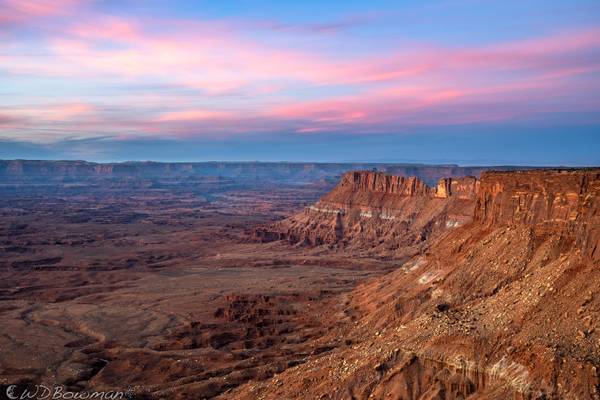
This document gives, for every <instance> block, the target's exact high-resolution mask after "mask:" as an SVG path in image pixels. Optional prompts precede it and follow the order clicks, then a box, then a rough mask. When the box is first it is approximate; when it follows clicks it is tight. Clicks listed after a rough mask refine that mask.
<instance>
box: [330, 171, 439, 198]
mask: <svg viewBox="0 0 600 400" xmlns="http://www.w3.org/2000/svg"><path fill="white" fill-rule="evenodd" d="M339 186H341V187H350V188H351V190H353V191H357V190H368V191H371V192H380V193H388V194H397V195H402V196H424V195H428V194H429V193H430V191H431V189H430V188H429V187H428V186H427V185H426V184H425V183H424V182H423V181H421V180H420V179H418V178H416V177H414V176H411V177H404V176H393V175H385V174H382V173H377V172H365V171H354V172H349V173H346V174H344V176H343V177H342V179H341V181H340V183H339Z"/></svg>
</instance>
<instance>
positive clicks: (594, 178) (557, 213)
mask: <svg viewBox="0 0 600 400" xmlns="http://www.w3.org/2000/svg"><path fill="white" fill-rule="evenodd" d="M475 219H476V220H477V222H478V223H480V224H483V225H486V226H502V225H506V226H515V225H523V224H524V225H528V226H531V227H532V228H533V229H534V232H535V233H536V234H537V235H554V236H556V237H562V238H563V240H567V239H571V240H574V241H577V244H578V247H580V248H581V250H582V251H584V252H585V253H586V254H587V255H589V256H590V257H591V258H592V259H594V260H600V244H599V241H600V170H598V169H589V170H544V171H519V172H511V173H506V172H485V173H484V174H483V175H482V177H481V189H480V190H479V193H478V197H477V207H476V210H475Z"/></svg>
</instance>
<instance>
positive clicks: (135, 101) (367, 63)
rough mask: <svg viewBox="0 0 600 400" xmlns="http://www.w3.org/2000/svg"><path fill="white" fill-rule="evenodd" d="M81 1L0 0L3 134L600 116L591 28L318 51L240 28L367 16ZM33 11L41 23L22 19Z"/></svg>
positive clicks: (395, 125) (340, 29)
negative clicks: (233, 12) (243, 15)
mask: <svg viewBox="0 0 600 400" xmlns="http://www.w3.org/2000/svg"><path fill="white" fill-rule="evenodd" d="M83 6H85V3H83V2H80V1H75V0H59V1H17V0H0V10H1V11H2V12H0V15H2V16H1V17H0V24H4V23H6V24H10V25H11V26H18V27H19V28H20V29H18V30H15V32H11V31H10V30H5V32H4V34H5V35H6V36H7V37H8V39H7V40H6V41H5V42H4V45H3V46H2V49H1V50H0V72H1V73H2V74H4V75H5V76H7V77H9V79H10V80H11V86H12V89H13V90H17V91H18V90H21V93H20V94H21V95H20V96H14V98H10V99H9V98H7V97H4V98H2V99H1V100H0V101H1V103H0V127H2V131H0V138H4V139H10V138H16V137H19V138H23V137H26V138H29V139H30V140H31V141H40V140H41V139H40V138H44V140H46V141H51V140H61V139H65V138H71V137H96V136H105V135H114V136H117V137H130V136H151V137H157V136H158V137H172V136H176V137H181V136H203V137H210V136H211V135H212V136H213V137H224V136H231V135H243V134H245V133H247V132H253V133H256V132H269V133H273V132H296V133H304V134H306V133H319V132H356V133H369V132H383V131H388V132H389V131H392V130H395V131H402V130H403V129H404V128H406V127H410V126H417V125H428V126H436V125H448V124H468V123H481V122H493V121H511V120H519V119H526V118H533V117H536V116H539V115H544V114H546V113H553V112H562V113H568V112H581V111H587V112H592V113H593V112H600V107H599V104H598V100H597V92H598V90H600V87H599V86H600V82H599V79H598V74H599V73H600V28H581V29H568V30H556V31H555V32H553V33H551V34H545V35H538V36H536V37H531V36H527V37H523V38H519V39H515V38H512V39H511V40H506V41H502V42H495V43H492V44H490V43H486V44H469V45H467V44H460V43H457V44H454V45H448V44H447V43H436V42H435V41H431V40H427V41H425V40H420V41H416V40H413V41H412V42H411V41H410V40H408V39H407V40H403V41H401V42H400V41H395V40H394V39H391V40H389V41H388V43H387V46H386V48H385V50H378V51H367V50H369V49H362V50H363V51H356V52H347V51H342V50H340V51H337V52H336V51H334V52H328V51H325V50H324V49H323V48H322V47H321V46H311V43H313V42H312V41H311V40H312V39H311V40H308V39H307V43H308V45H305V46H299V47H293V46H285V45H282V44H281V42H280V41H265V40H262V39H261V38H259V37H255V36H253V35H248V34H247V33H245V32H244V30H248V29H250V30H268V31H272V32H281V34H282V35H286V34H288V33H291V34H294V35H296V36H298V35H300V37H304V36H303V35H307V37H311V38H313V39H314V35H312V34H313V33H315V32H317V33H336V35H334V36H336V39H335V41H334V42H332V43H333V44H334V45H335V44H339V43H340V41H342V42H343V41H344V38H343V36H344V35H345V34H347V31H348V30H353V29H354V28H356V29H359V28H360V27H361V26H363V25H365V24H369V23H370V22H371V19H370V18H369V17H364V18H360V17H356V18H347V19H343V18H342V19H337V20H334V21H333V22H330V23H327V22H314V23H284V22H277V21H271V20H263V21H261V20H257V21H254V22H252V21H250V22H247V25H245V27H243V28H242V29H240V27H239V26H235V24H236V22H237V23H239V20H235V19H234V20H227V19H223V20H214V19H213V20H190V19H181V18H176V17H165V18H160V19H159V18H149V17H135V16H124V15H114V14H112V15H111V14H108V13H101V12H97V11H95V12H93V11H90V10H89V9H83V8H82V7H83ZM39 18H43V19H46V20H47V21H46V22H45V25H44V27H45V28H44V29H43V30H36V28H35V26H37V24H34V23H33V22H32V21H33V20H36V19H39ZM53 21H54V22H53ZM0 26H1V25H0ZM50 28H51V29H50ZM234 28H235V29H234ZM23 29H25V30H27V29H28V30H29V31H30V32H29V34H26V35H21V34H20V33H19V32H20V31H21V30H23ZM17 31H18V32H17ZM34 33H35V34H34ZM382 40H383V39H382ZM363 46H364V44H363ZM330 47H331V46H330ZM333 47H334V48H335V46H333ZM339 48H340V49H342V48H344V49H347V47H345V46H341V45H339ZM31 80H35V81H36V83H39V84H40V85H38V86H35V87H34V85H33V84H31V83H30V81H31ZM36 98H40V99H38V100H36V101H33V100H35V99H36Z"/></svg>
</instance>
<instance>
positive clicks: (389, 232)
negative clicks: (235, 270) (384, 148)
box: [254, 171, 479, 257]
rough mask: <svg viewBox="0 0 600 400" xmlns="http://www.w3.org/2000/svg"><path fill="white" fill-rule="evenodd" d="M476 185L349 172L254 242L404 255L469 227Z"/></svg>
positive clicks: (462, 180) (258, 232)
mask: <svg viewBox="0 0 600 400" xmlns="http://www.w3.org/2000/svg"><path fill="white" fill-rule="evenodd" d="M478 185H479V183H478V180H477V179H475V178H473V177H464V178H445V179H442V180H440V182H439V183H438V185H437V186H436V187H429V186H428V185H426V184H425V183H424V182H423V181H422V180H420V179H418V178H416V177H402V176H390V175H385V174H382V173H376V172H368V171H354V172H348V173H346V174H345V175H344V176H343V177H342V179H341V181H340V183H339V184H338V185H337V186H336V187H335V188H334V189H333V190H332V191H331V192H330V193H328V194H327V195H325V196H324V197H323V198H321V200H319V201H318V202H317V203H316V204H314V205H312V206H310V207H308V208H307V209H305V210H304V211H303V212H301V213H300V214H297V215H294V216H292V217H290V218H288V219H286V220H284V221H280V222H278V223H276V224H273V225H271V226H268V227H262V228H258V229H256V230H255V231H254V237H255V238H257V239H258V240H262V241H272V240H287V241H289V242H291V243H302V244H308V245H321V244H327V245H331V246H338V247H340V246H341V247H351V248H356V249H369V250H370V251H372V252H377V253H379V254H381V255H386V256H388V255H394V256H397V257H400V256H405V255H407V254H412V253H414V252H417V251H419V249H422V248H423V246H424V245H425V243H426V242H427V241H429V240H430V239H431V238H433V237H437V236H439V235H440V234H443V233H444V232H446V231H448V230H451V229H454V228H456V227H459V226H461V225H464V224H466V223H468V222H469V221H470V220H471V219H472V215H473V211H474V207H475V198H476V197H475V194H476V191H477V187H478Z"/></svg>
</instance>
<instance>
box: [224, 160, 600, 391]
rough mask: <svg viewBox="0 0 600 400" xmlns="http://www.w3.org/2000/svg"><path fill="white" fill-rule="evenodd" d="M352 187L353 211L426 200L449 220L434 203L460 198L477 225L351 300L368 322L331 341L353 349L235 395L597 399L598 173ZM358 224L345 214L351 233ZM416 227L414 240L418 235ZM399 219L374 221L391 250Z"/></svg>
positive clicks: (434, 242)
mask: <svg viewBox="0 0 600 400" xmlns="http://www.w3.org/2000/svg"><path fill="white" fill-rule="evenodd" d="M356 181H358V182H359V184H357V187H355V190H356V191H357V194H356V195H354V196H349V197H347V199H348V201H347V202H346V203H345V205H346V207H348V209H350V210H352V208H353V207H355V206H356V205H359V206H360V207H366V205H365V204H366V203H365V202H366V201H369V200H370V201H372V203H371V207H374V208H373V209H377V208H378V207H380V206H381V204H384V203H385V204H396V205H400V204H403V205H405V206H406V207H411V206H413V207H414V206H415V205H416V204H420V206H419V207H420V211H419V212H418V214H419V215H421V217H424V216H425V215H427V216H428V217H429V218H432V219H431V221H440V219H439V217H436V216H435V215H438V216H439V215H443V214H436V211H435V209H434V204H435V202H434V200H435V201H437V202H440V203H443V204H445V207H447V208H448V207H453V206H452V204H453V202H455V201H457V200H460V201H462V202H466V203H470V204H471V205H472V206H473V209H472V211H473V214H472V215H473V219H472V221H471V222H470V223H466V224H465V225H464V226H462V227H461V228H460V229H449V230H447V231H446V232H445V233H444V234H439V235H434V236H432V237H431V239H430V240H428V241H427V243H426V246H423V247H421V248H420V251H419V253H418V254H416V255H415V256H414V257H412V258H411V259H410V260H408V261H406V262H402V263H401V266H399V267H398V268H397V269H396V270H394V271H392V272H390V273H389V274H386V275H384V276H382V277H379V278H376V279H373V280H371V281H369V282H366V283H365V284H363V285H361V286H359V287H358V288H357V289H356V290H354V291H353V293H352V294H351V295H349V296H348V300H346V301H345V302H344V303H343V304H344V309H343V311H342V312H341V313H340V314H342V313H347V314H349V315H356V313H360V317H358V318H356V319H355V321H354V324H352V326H350V327H349V328H348V329H347V332H346V333H345V334H344V335H340V334H339V333H336V337H344V339H345V340H346V341H348V342H351V343H352V346H348V347H346V348H340V349H337V350H336V351H334V352H332V353H331V354H329V355H328V356H326V357H321V358H317V359H314V358H313V359H310V360H309V361H308V362H307V363H306V364H304V365H302V366H298V367H296V368H292V369H289V370H286V371H285V372H283V373H282V374H279V375H278V376H277V380H276V381H268V382H265V383H263V384H259V385H254V386H247V387H244V388H242V389H241V390H240V391H238V392H237V393H235V395H233V396H230V398H239V399H243V398H247V396H249V394H252V395H253V396H254V397H260V398H265V399H278V398H318V397H319V396H320V395H321V394H323V393H327V395H328V397H327V398H330V399H346V398H355V399H364V400H366V399H386V398H401V399H411V400H412V399H414V400H427V399H444V400H454V399H456V400H458V399H470V398H473V399H484V398H485V399H499V400H500V399H502V400H504V399H528V400H532V399H557V400H558V399H586V400H592V399H598V398H600V373H599V371H600V346H599V345H600V330H599V329H598V321H600V295H599V294H598V287H600V286H599V285H600V268H598V266H599V265H600V263H599V260H598V248H599V247H598V227H599V226H600V220H599V217H600V212H599V210H600V208H599V200H598V196H599V195H600V169H579V170H572V169H571V170H540V171H527V172H511V173H502V172H489V173H484V174H482V176H481V181H480V182H479V183H478V182H476V181H471V182H469V181H468V180H464V179H463V180H462V181H457V183H455V184H453V181H452V180H441V181H440V182H439V184H438V186H437V187H436V188H435V190H429V191H426V193H425V194H419V195H407V194H406V192H405V191H404V189H399V190H398V191H399V192H402V193H405V194H403V195H396V194H389V193H387V192H389V191H392V190H391V188H392V187H395V186H394V185H391V186H390V185H378V184H375V183H374V182H396V180H394V179H383V180H382V179H380V178H378V177H368V176H364V177H362V178H361V179H358V180H356V179H354V178H353V179H350V182H356ZM365 181H366V182H370V184H368V185H363V184H362V182H365ZM398 182H399V181H398ZM378 188H379V189H378ZM388 189H389V190H388ZM341 190H342V189H341V188H340V187H338V188H336V191H340V193H341ZM377 190H379V191H377ZM381 190H384V192H385V194H382V193H384V192H381ZM394 190H396V189H394ZM340 193H335V194H333V195H331V196H333V198H335V199H338V198H341V197H338V196H341V194H340ZM394 196H398V197H397V198H396V197H394ZM470 196H471V197H470ZM461 197H465V198H464V199H461ZM331 198H332V197H330V195H328V196H325V197H324V198H323V199H322V202H323V203H325V200H327V199H331ZM400 198H403V199H404V200H405V203H401V200H399V199H400ZM469 199H470V200H469ZM421 202H422V203H421ZM320 206H321V207H325V205H324V204H321V205H320ZM432 210H434V211H432ZM430 213H431V214H430ZM349 214H352V211H346V212H345V214H344V215H342V214H341V213H339V214H337V215H339V216H341V218H342V221H343V222H344V223H345V224H348V219H347V215H349ZM367 220H369V221H374V220H376V218H375V217H372V218H368V219H367ZM313 221H318V217H316V216H313ZM410 221H411V222H410V223H409V225H408V226H407V228H406V229H407V232H410V231H414V230H415V229H421V226H420V225H419V224H418V221H419V218H415V219H412V220H410ZM401 222H402V221H401ZM401 222H398V221H394V222H393V223H392V222H389V223H388V222H385V221H384V220H381V219H378V223H377V227H378V228H379V230H380V231H379V236H378V237H380V238H384V240H386V241H388V240H393V239H394V236H393V235H391V236H390V235H389V234H386V232H389V231H393V230H394V229H396V225H397V224H400V223H401ZM434 223H435V222H434ZM292 225H293V224H292ZM309 226H310V225H309ZM317 226H318V225H317ZM363 226H366V225H363ZM373 228H374V229H375V227H373ZM344 237H347V234H346V233H344ZM414 248H415V247H414V246H413V249H414ZM378 251H380V249H378ZM399 251H400V250H399Z"/></svg>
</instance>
